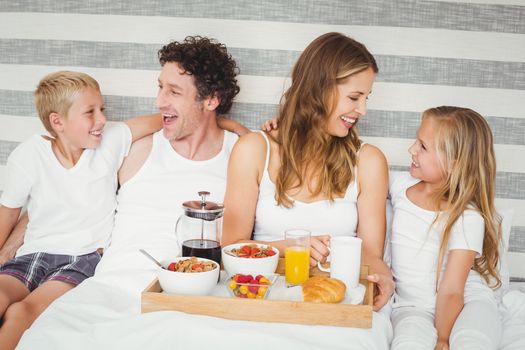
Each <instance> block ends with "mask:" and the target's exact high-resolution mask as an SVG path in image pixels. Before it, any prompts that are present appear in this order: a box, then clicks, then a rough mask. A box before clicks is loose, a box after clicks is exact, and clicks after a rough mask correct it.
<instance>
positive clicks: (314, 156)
mask: <svg viewBox="0 0 525 350" xmlns="http://www.w3.org/2000/svg"><path fill="white" fill-rule="evenodd" d="M368 68H372V70H373V71H374V72H375V73H377V72H378V68H377V64H376V61H375V59H374V57H373V56H372V54H370V52H368V50H367V49H366V47H365V46H364V45H363V44H361V43H359V42H357V41H355V40H353V39H351V38H349V37H347V36H345V35H343V34H340V33H327V34H324V35H322V36H320V37H318V38H317V39H315V40H314V41H313V42H312V43H310V45H308V47H307V48H306V49H305V50H304V51H303V53H302V54H301V56H300V57H299V59H298V60H297V63H296V64H295V66H294V68H293V70H292V83H291V86H290V88H289V89H288V90H287V91H286V92H285V94H284V95H283V98H282V99H281V105H280V110H279V116H278V120H279V133H278V136H277V137H276V139H275V141H276V142H277V143H278V145H279V156H280V160H281V166H280V168H279V171H278V173H277V177H276V180H275V183H276V194H275V198H276V200H277V203H278V204H279V205H283V206H285V207H290V206H292V204H293V203H292V201H291V199H290V198H289V197H288V196H287V192H288V191H289V190H291V189H293V188H299V187H301V186H302V185H303V183H304V181H305V175H306V174H307V173H308V174H309V175H312V176H313V178H315V179H316V180H317V183H316V186H315V187H314V188H310V190H311V193H312V195H313V196H316V195H319V194H320V193H323V194H326V195H327V197H328V198H329V199H330V200H333V199H334V198H335V197H336V196H338V195H342V194H344V193H345V191H346V189H347V187H348V185H349V184H350V183H351V182H352V181H353V180H354V176H355V174H354V167H355V165H356V162H357V151H358V150H359V147H360V146H361V141H360V140H359V136H358V132H357V129H356V126H354V127H352V128H351V129H350V132H349V133H348V135H347V136H346V137H342V138H341V137H332V136H330V135H329V134H328V133H326V131H324V125H325V123H326V120H327V118H328V116H329V115H330V114H331V113H332V110H333V109H334V108H335V100H336V98H337V96H336V93H337V91H336V88H337V85H338V84H341V83H343V81H344V80H345V79H347V78H348V77H349V76H351V75H354V74H357V73H359V72H362V71H364V70H366V69H368ZM308 185H310V184H308Z"/></svg>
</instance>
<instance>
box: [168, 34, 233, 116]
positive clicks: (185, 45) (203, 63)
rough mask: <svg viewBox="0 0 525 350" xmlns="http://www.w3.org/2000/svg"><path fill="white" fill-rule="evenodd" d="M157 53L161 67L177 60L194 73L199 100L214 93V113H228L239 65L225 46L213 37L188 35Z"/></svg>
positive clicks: (189, 72)
mask: <svg viewBox="0 0 525 350" xmlns="http://www.w3.org/2000/svg"><path fill="white" fill-rule="evenodd" d="M158 55H159V61H160V64H161V65H162V66H164V64H166V63H168V62H176V63H178V64H179V65H180V66H181V67H182V69H184V71H185V73H187V74H190V75H192V76H193V78H194V81H195V86H196V88H197V93H198V94H199V98H200V99H204V98H206V97H209V96H217V97H218V98H219V100H220V104H219V106H217V108H216V109H215V111H216V112H217V114H225V113H228V111H229V110H230V108H231V106H232V103H233V98H234V97H235V96H236V95H237V94H238V93H239V91H240V88H239V85H237V79H236V76H237V74H239V68H238V67H237V63H236V62H235V60H234V59H233V58H232V56H231V55H230V54H229V53H228V51H227V49H226V46H225V45H223V44H221V43H219V42H217V41H216V40H215V39H210V38H206V37H201V36H187V37H186V38H185V39H184V41H182V42H178V41H173V42H171V43H169V44H167V45H165V46H163V47H162V49H160V50H159V52H158Z"/></svg>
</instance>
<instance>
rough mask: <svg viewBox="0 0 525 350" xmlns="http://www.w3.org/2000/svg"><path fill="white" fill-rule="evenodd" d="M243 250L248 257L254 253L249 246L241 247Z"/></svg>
mask: <svg viewBox="0 0 525 350" xmlns="http://www.w3.org/2000/svg"><path fill="white" fill-rule="evenodd" d="M241 250H242V251H243V252H244V253H245V254H246V255H250V254H251V251H252V248H251V247H250V246H249V245H243V246H242V247H241Z"/></svg>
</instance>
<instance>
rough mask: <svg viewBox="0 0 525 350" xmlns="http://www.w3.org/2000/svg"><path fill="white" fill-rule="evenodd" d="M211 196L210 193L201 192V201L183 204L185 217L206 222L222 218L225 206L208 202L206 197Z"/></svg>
mask: <svg viewBox="0 0 525 350" xmlns="http://www.w3.org/2000/svg"><path fill="white" fill-rule="evenodd" d="M209 195H210V192H207V191H200V192H199V196H200V197H201V200H200V201H188V202H184V203H182V208H183V209H184V215H186V216H189V217H190V218H196V219H202V220H206V221H214V220H216V219H218V218H220V217H222V214H223V212H224V205H222V204H217V203H214V202H209V201H206V196H209Z"/></svg>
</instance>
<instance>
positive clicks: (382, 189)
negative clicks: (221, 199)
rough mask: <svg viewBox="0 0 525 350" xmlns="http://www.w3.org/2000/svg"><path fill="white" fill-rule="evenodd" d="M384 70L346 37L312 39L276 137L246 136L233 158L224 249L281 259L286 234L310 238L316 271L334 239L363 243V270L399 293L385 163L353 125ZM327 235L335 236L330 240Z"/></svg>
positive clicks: (380, 299)
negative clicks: (386, 250) (293, 231)
mask: <svg viewBox="0 0 525 350" xmlns="http://www.w3.org/2000/svg"><path fill="white" fill-rule="evenodd" d="M377 71H378V68H377V64H376V61H375V59H374V57H373V56H372V55H371V54H370V53H369V52H368V50H367V49H366V48H365V46H364V45H362V44H361V43H359V42H357V41H355V40H353V39H351V38H349V37H347V36H345V35H342V34H339V33H327V34H324V35H322V36H320V37H319V38H317V39H315V40H314V41H313V42H312V43H311V44H310V45H309V46H308V47H307V48H306V49H305V50H304V52H303V53H302V54H301V56H300V57H299V59H298V61H297V63H296V64H295V66H294V68H293V71H292V84H291V86H290V88H289V89H288V90H287V91H286V93H285V95H284V98H283V102H282V103H281V107H280V111H279V115H278V123H279V130H272V131H271V132H269V133H263V132H261V133H252V134H249V135H246V136H243V137H242V138H241V139H239V141H238V142H237V144H236V145H235V147H234V149H233V151H232V155H231V157H230V163H229V169H228V184H227V189H226V196H225V207H226V208H228V210H227V211H226V212H225V216H224V232H223V238H222V245H223V246H224V245H228V244H231V243H234V242H244V241H249V240H250V239H251V236H252V232H253V239H254V240H257V241H262V242H270V241H271V242H272V245H274V246H276V247H277V248H278V249H279V250H280V251H281V252H284V250H285V249H284V240H283V239H284V231H285V230H286V229H289V228H292V227H297V226H300V227H302V228H306V229H308V230H310V231H311V232H312V234H313V235H314V236H312V239H311V249H310V252H311V258H312V261H311V263H312V265H313V264H316V263H317V261H321V262H324V261H325V260H326V256H327V255H328V254H329V251H328V248H327V246H328V244H329V240H330V235H331V236H336V235H347V236H355V235H356V233H357V236H359V237H360V238H361V239H362V240H363V241H362V260H363V263H365V264H369V265H371V266H372V269H373V270H374V271H375V272H376V273H375V274H374V275H372V276H371V277H370V279H371V280H373V281H374V282H378V285H379V288H380V290H381V293H380V295H378V296H377V298H376V300H375V304H374V308H375V309H376V310H377V309H379V308H380V307H382V306H383V305H384V304H385V303H386V302H387V301H388V300H389V298H390V296H391V295H392V293H393V289H394V286H393V280H392V275H391V273H390V269H389V268H388V267H387V265H386V264H385V263H384V262H383V260H382V257H383V244H384V239H385V221H386V220H385V200H386V196H387V187H388V180H387V178H388V170H387V165H386V160H385V157H384V156H383V154H382V153H381V151H380V150H379V149H377V148H376V147H374V146H372V145H365V144H364V143H362V142H361V140H360V139H359V136H358V133H357V129H356V123H358V121H359V119H360V118H361V117H363V116H364V114H365V113H366V101H367V98H368V95H369V94H370V92H371V89H372V84H373V82H374V79H375V76H376V73H377ZM328 234H329V235H328Z"/></svg>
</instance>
